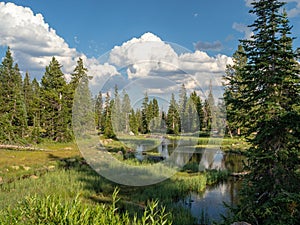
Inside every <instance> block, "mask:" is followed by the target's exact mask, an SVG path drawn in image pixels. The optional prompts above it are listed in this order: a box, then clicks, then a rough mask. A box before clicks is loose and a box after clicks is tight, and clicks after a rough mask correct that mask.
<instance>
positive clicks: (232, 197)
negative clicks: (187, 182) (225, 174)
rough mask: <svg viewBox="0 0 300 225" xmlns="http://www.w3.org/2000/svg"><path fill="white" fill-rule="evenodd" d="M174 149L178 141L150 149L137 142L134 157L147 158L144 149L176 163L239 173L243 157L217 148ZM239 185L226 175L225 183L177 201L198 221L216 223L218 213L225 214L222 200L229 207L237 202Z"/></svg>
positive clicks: (202, 168)
mask: <svg viewBox="0 0 300 225" xmlns="http://www.w3.org/2000/svg"><path fill="white" fill-rule="evenodd" d="M176 149H178V143H176V141H169V140H167V141H164V142H162V143H161V144H160V145H158V146H157V147H156V148H155V149H152V150H150V151H149V146H145V145H139V146H137V149H136V155H135V156H136V158H137V159H139V160H144V159H146V158H147V153H145V152H150V153H151V152H155V153H156V155H158V156H157V157H160V159H161V160H163V159H168V158H170V157H173V159H174V160H175V161H176V163H177V164H179V165H181V164H182V163H184V162H187V161H189V162H195V163H198V164H199V170H205V169H217V170H225V169H226V170H229V171H231V172H241V171H242V168H243V160H245V157H244V156H242V155H239V154H233V153H225V152H223V151H222V150H221V149H220V148H218V147H215V148H203V149H196V150H195V149H193V150H191V146H185V147H184V146H183V147H182V146H181V150H179V151H176ZM182 149H183V150H182ZM240 186H241V181H240V180H237V179H235V178H230V179H229V180H228V181H226V182H223V183H219V184H216V185H214V186H209V187H207V188H206V190H205V191H204V192H203V193H201V194H199V193H194V192H191V193H190V194H189V195H188V196H186V197H185V198H184V199H182V200H181V201H179V203H178V204H180V205H181V206H183V207H185V208H188V209H190V211H191V213H192V215H193V216H194V217H195V218H197V220H198V223H199V224H211V223H212V222H213V221H215V222H220V221H221V219H222V217H221V214H223V215H226V213H227V212H228V209H227V208H226V207H225V206H224V204H223V202H226V203H227V204H228V205H231V206H232V205H235V204H236V203H237V201H238V196H237V194H238V191H239V189H240Z"/></svg>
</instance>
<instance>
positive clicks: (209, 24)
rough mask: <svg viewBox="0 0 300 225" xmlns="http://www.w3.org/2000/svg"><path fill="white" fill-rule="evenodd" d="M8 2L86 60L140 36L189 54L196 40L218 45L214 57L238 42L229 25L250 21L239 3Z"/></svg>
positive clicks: (131, 0)
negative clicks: (25, 11) (24, 10)
mask: <svg viewBox="0 0 300 225" xmlns="http://www.w3.org/2000/svg"><path fill="white" fill-rule="evenodd" d="M11 2H14V3H16V4H17V5H21V6H27V7H30V8H31V9H32V11H33V12H34V13H41V14H42V15H43V16H44V18H45V21H46V22H47V23H48V24H49V25H50V26H51V27H52V28H53V29H55V30H56V32H57V34H59V35H60V36H61V37H63V38H64V39H65V40H66V42H67V43H68V44H69V45H70V46H71V47H76V48H77V49H78V50H79V51H82V52H84V53H86V54H88V55H90V56H98V55H99V54H103V53H104V52H105V51H109V50H110V49H111V48H113V47H114V46H115V45H118V44H121V43H123V42H124V41H127V40H129V39H131V38H132V37H137V36H140V35H142V34H143V33H145V32H152V33H154V34H156V35H157V36H159V37H160V38H162V39H163V40H165V41H169V42H175V43H177V44H180V45H182V46H184V47H186V48H188V49H191V50H193V48H194V45H193V44H194V43H196V42H198V41H201V42H209V43H214V42H221V43H222V45H223V48H222V49H220V50H219V49H218V50H219V51H218V52H220V53H226V54H232V52H233V49H235V48H236V45H237V40H238V39H239V38H243V34H242V33H240V32H238V31H236V30H234V29H233V28H232V26H233V24H234V23H243V24H247V23H249V21H250V20H249V18H250V17H249V15H248V13H247V11H248V10H249V9H248V8H247V7H246V6H245V2H244V1H243V0H226V1H224V0H209V1H203V0H188V1H186V0H177V1H171V0H163V1H161V0H151V1H144V0H142V1H141V0H128V1H120V0H118V1H117V0H105V1H103V0H86V1H76V0H75V1H71V0H63V1H57V0H51V1H40V0H26V1H24V0H22V1H11ZM75 37H76V38H75ZM78 42H79V43H78ZM211 54H214V53H213V52H212V53H211Z"/></svg>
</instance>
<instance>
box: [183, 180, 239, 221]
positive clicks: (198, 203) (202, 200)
mask: <svg viewBox="0 0 300 225" xmlns="http://www.w3.org/2000/svg"><path fill="white" fill-rule="evenodd" d="M240 185H241V182H240V181H235V180H233V179H232V180H229V181H227V182H224V183H220V184H217V185H215V186H211V187H208V188H207V189H206V190H205V192H204V193H203V194H202V195H201V194H198V193H193V192H192V193H190V195H189V196H187V197H186V198H185V199H184V200H182V201H181V202H180V204H181V205H183V206H184V207H187V208H189V209H190V210H191V213H192V215H193V216H194V217H195V218H197V220H198V223H203V222H205V223H206V224H211V223H212V222H221V220H222V217H221V214H223V215H226V214H227V213H228V209H227V208H226V207H225V206H224V204H223V202H226V203H227V204H228V205H231V206H233V205H236V204H237V202H238V190H239V189H240Z"/></svg>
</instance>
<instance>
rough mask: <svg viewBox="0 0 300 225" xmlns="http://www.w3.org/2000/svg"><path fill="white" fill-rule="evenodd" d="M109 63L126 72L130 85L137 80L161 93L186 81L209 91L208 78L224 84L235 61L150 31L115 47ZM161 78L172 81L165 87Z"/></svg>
mask: <svg viewBox="0 0 300 225" xmlns="http://www.w3.org/2000/svg"><path fill="white" fill-rule="evenodd" d="M108 62H109V63H110V64H111V65H114V66H116V67H117V68H118V69H119V70H122V71H124V72H125V74H126V75H127V78H128V81H127V83H128V85H129V83H130V82H134V83H135V89H139V90H147V91H148V93H149V94H151V93H152V94H156V95H159V93H160V92H163V93H165V94H170V93H172V92H173V93H174V90H179V88H180V87H181V84H183V83H184V84H185V86H186V88H187V89H189V90H200V89H202V91H204V92H205V91H206V90H208V85H209V82H207V81H209V80H211V79H213V80H215V81H214V82H213V83H214V85H218V86H221V79H222V76H223V75H224V72H225V69H226V65H227V64H229V63H232V60H231V58H230V57H228V56H225V55H217V56H215V57H211V56H209V55H208V54H207V53H205V52H204V51H200V50H196V51H195V52H190V51H187V50H186V49H179V47H178V46H174V45H172V44H171V43H167V42H164V41H163V40H161V39H160V38H159V37H158V36H156V35H154V34H152V33H146V34H144V35H142V36H141V37H138V38H133V39H131V40H129V41H127V42H125V43H123V44H122V45H120V46H115V47H114V48H113V49H112V51H111V52H110V53H109V56H108ZM160 78H164V79H167V80H170V81H172V82H170V83H168V85H167V83H165V82H163V84H164V87H163V88H162V87H161V84H162V81H158V80H157V79H160ZM137 81H139V82H137ZM141 81H143V84H141ZM137 84H138V85H137ZM128 85H127V86H128ZM153 85H154V86H155V85H156V88H155V87H154V86H153ZM175 93H176V91H175Z"/></svg>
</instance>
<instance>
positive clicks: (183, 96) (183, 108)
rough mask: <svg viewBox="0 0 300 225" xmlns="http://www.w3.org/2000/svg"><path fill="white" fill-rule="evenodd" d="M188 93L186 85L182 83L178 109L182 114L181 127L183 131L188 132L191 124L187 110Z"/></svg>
mask: <svg viewBox="0 0 300 225" xmlns="http://www.w3.org/2000/svg"><path fill="white" fill-rule="evenodd" d="M187 101H188V99H187V93H186V88H185V85H184V84H182V86H181V89H180V91H179V102H178V110H179V115H180V120H181V129H182V131H183V132H186V131H188V130H189V128H190V124H189V122H190V121H188V120H189V119H188V114H187V113H188V110H187Z"/></svg>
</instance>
